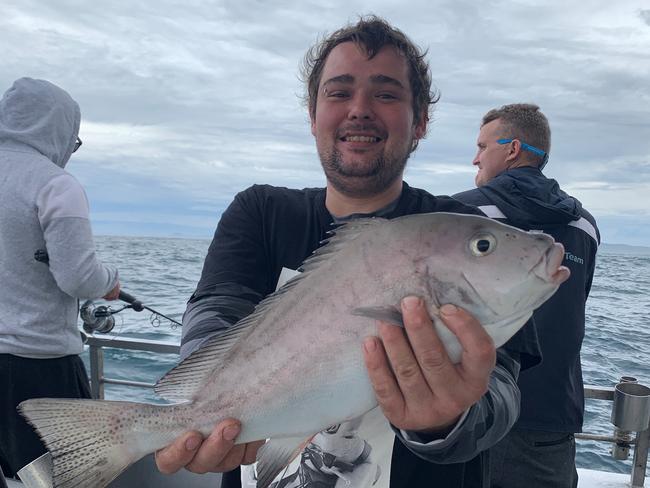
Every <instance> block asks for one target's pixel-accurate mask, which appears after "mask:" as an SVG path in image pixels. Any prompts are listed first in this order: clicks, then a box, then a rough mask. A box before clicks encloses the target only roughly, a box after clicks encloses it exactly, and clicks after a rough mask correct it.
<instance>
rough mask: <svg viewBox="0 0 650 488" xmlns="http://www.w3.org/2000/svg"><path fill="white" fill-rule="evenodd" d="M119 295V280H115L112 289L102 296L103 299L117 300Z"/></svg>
mask: <svg viewBox="0 0 650 488" xmlns="http://www.w3.org/2000/svg"><path fill="white" fill-rule="evenodd" d="M119 296H120V280H117V283H115V286H114V287H113V289H112V290H111V291H109V292H108V293H107V294H106V295H104V296H103V297H102V298H103V299H104V300H117V298H118V297H119Z"/></svg>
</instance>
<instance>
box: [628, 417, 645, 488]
mask: <svg viewBox="0 0 650 488" xmlns="http://www.w3.org/2000/svg"><path fill="white" fill-rule="evenodd" d="M649 447H650V427H649V428H647V429H646V430H644V431H643V432H638V433H637V435H636V443H635V445H634V460H633V461H632V476H631V477H630V481H631V483H632V486H633V487H634V488H637V487H642V486H643V485H644V483H645V472H646V468H647V466H648V448H649Z"/></svg>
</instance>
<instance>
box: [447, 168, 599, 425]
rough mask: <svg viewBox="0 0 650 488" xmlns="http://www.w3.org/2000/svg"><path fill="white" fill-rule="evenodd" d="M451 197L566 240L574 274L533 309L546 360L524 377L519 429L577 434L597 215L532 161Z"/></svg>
mask: <svg viewBox="0 0 650 488" xmlns="http://www.w3.org/2000/svg"><path fill="white" fill-rule="evenodd" d="M454 198H456V199H458V200H460V201H461V202H464V203H469V204H471V205H476V206H478V207H479V208H480V209H481V210H482V211H483V212H484V213H486V214H487V215H488V216H490V217H493V218H497V219H499V220H501V221H503V222H504V223H506V224H510V225H513V226H515V227H519V228H520V229H524V230H542V231H544V232H545V233H547V234H550V235H552V236H553V237H554V238H555V240H556V241H558V242H561V243H562V244H563V245H564V249H565V259H564V263H563V264H564V266H567V267H568V268H569V269H570V270H571V277H570V278H569V279H568V280H567V281H566V282H565V283H563V284H562V285H561V286H560V288H559V289H558V291H557V292H556V293H555V295H553V296H552V297H551V298H550V299H549V300H548V301H547V302H546V303H544V304H543V305H542V306H541V307H540V308H539V309H537V310H536V311H535V313H534V314H533V318H534V320H535V324H536V328H537V334H538V336H539V343H540V346H541V349H542V356H543V359H542V363H541V364H540V365H538V366H536V367H534V368H531V369H529V370H526V371H522V373H521V375H520V376H519V381H518V384H519V389H520V390H521V414H520V417H519V420H518V421H517V423H516V424H515V428H520V429H533V430H544V431H551V432H580V431H581V430H582V422H583V414H584V391H583V383H582V369H581V366H580V348H581V346H582V339H583V337H584V333H585V301H586V300H587V296H588V295H589V290H590V288H591V281H592V279H593V275H594V267H595V262H596V250H597V249H598V245H599V244H600V234H599V232H598V228H597V226H596V221H595V220H594V218H593V217H592V216H591V214H590V213H589V212H587V211H586V210H585V209H584V208H582V205H581V204H580V202H579V201H578V200H577V199H575V198H573V197H571V196H570V195H568V194H566V193H565V192H563V191H562V190H561V189H560V186H559V185H558V183H557V182H556V181H555V180H552V179H549V178H546V177H545V176H544V175H543V174H542V172H541V171H540V170H539V169H537V168H533V167H530V166H528V167H523V168H515V169H511V170H507V171H504V172H503V173H501V174H500V175H498V176H497V177H496V178H493V179H492V180H491V181H489V182H488V183H487V184H486V185H484V186H482V187H480V188H476V189H474V190H469V191H466V192H463V193H458V194H456V195H454Z"/></svg>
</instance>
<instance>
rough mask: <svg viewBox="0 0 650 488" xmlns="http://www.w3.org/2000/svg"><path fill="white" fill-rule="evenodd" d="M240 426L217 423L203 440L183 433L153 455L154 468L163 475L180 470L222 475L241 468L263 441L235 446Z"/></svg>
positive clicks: (233, 422) (195, 434) (229, 421)
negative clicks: (155, 466) (154, 456)
mask: <svg viewBox="0 0 650 488" xmlns="http://www.w3.org/2000/svg"><path fill="white" fill-rule="evenodd" d="M240 430H241V426H240V424H239V422H238V421H237V420H235V419H227V420H224V421H223V422H220V423H219V424H218V425H217V426H216V427H215V428H214V430H213V431H212V433H211V434H210V435H209V436H208V437H207V438H206V439H205V440H204V439H203V436H202V435H201V433H200V432H197V431H190V432H185V433H184V434H183V435H182V436H180V437H178V438H176V440H175V441H174V442H173V443H172V444H170V445H169V446H167V447H165V448H163V449H161V450H159V451H157V452H156V465H157V466H158V470H159V471H160V472H161V473H163V474H172V473H175V472H176V471H178V470H179V469H181V468H183V467H184V468H185V469H187V470H188V471H192V472H193V473H199V474H204V473H210V472H214V473H223V472H226V471H232V470H233V469H235V468H237V467H239V466H240V465H241V464H251V463H254V462H255V456H256V455H257V450H258V449H259V448H260V447H261V446H262V445H263V444H264V441H256V442H250V443H248V444H238V445H235V439H236V438H237V436H238V435H239V432H240Z"/></svg>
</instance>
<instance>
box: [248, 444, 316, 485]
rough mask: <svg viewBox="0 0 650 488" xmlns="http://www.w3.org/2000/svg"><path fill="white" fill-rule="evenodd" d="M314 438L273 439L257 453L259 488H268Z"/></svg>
mask: <svg viewBox="0 0 650 488" xmlns="http://www.w3.org/2000/svg"><path fill="white" fill-rule="evenodd" d="M313 437H314V436H313V435H311V436H309V437H308V438H307V439H305V438H304V437H283V438H281V439H271V440H269V441H268V442H267V443H266V444H264V445H263V446H262V447H261V448H260V450H259V451H258V452H257V488H267V487H268V486H269V485H270V484H271V483H272V482H273V480H274V479H275V477H276V476H277V475H278V474H280V472H281V471H282V470H283V469H284V468H286V467H287V466H288V465H289V464H290V463H291V461H293V460H294V458H295V457H296V456H297V455H298V454H300V451H302V450H303V449H304V447H305V446H306V445H307V444H308V443H309V441H310V440H311V439H312V438H313Z"/></svg>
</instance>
